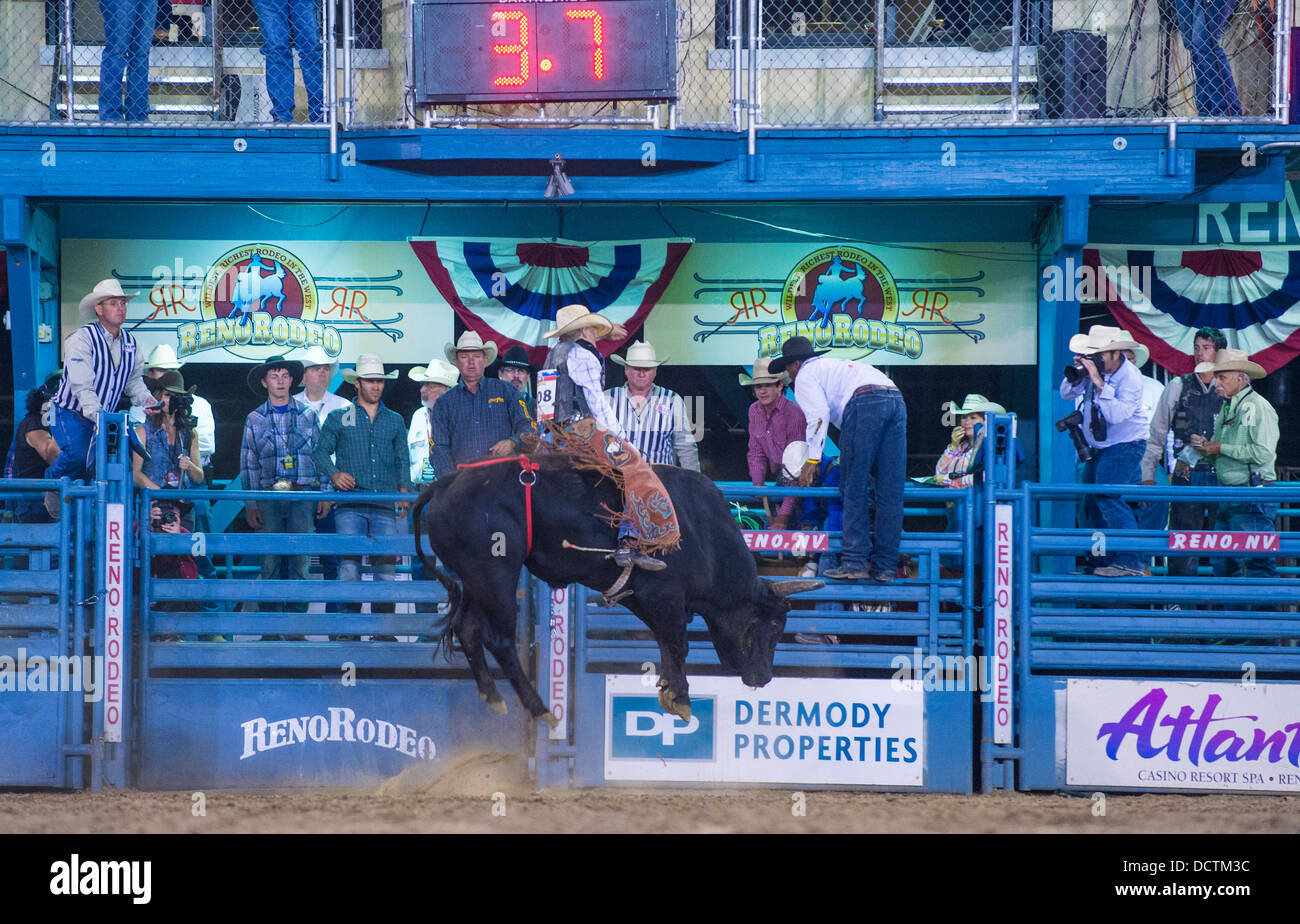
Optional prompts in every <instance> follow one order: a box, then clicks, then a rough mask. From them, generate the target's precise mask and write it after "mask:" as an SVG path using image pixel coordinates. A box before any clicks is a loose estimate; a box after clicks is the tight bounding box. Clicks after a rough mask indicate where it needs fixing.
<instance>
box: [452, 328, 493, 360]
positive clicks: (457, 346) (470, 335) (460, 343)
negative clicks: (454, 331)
mask: <svg viewBox="0 0 1300 924" xmlns="http://www.w3.org/2000/svg"><path fill="white" fill-rule="evenodd" d="M461 350H482V351H483V364H484V365H486V366H490V365H492V363H493V362H494V361H495V360H496V358H497V345H496V344H495V343H493V342H492V341H491V340H489V341H488V342H487V343H484V342H483V338H482V337H480V336H479V335H478V333H477V332H476V331H472V330H467V331H465V333H463V334H461V335H460V339H459V340H457V341H456V342H455V343H449V344H447V345H446V346H445V347H443V348H442V351H443V352H444V353H446V354H447V362H449V363H454V362H455V361H456V354H457V353H459V352H460V351H461Z"/></svg>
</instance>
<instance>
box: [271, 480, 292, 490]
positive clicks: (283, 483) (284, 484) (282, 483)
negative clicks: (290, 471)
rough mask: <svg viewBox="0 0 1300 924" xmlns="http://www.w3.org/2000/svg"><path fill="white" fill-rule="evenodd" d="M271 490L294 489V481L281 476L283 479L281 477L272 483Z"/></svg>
mask: <svg viewBox="0 0 1300 924" xmlns="http://www.w3.org/2000/svg"><path fill="white" fill-rule="evenodd" d="M271 490H272V491H292V490H293V482H292V481H290V480H289V479H288V478H281V479H280V480H279V481H277V482H276V483H275V484H273V485H271Z"/></svg>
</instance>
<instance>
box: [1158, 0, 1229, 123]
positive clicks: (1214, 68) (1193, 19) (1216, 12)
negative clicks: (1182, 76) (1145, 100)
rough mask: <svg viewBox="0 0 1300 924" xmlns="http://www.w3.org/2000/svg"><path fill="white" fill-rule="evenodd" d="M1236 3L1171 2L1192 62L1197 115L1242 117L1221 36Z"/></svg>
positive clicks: (1211, 0) (1213, 0) (1214, 0)
mask: <svg viewBox="0 0 1300 924" xmlns="http://www.w3.org/2000/svg"><path fill="white" fill-rule="evenodd" d="M1237 6H1238V0H1174V12H1175V16H1176V17H1177V21H1178V31H1179V32H1181V33H1182V36H1183V45H1184V47H1186V49H1187V54H1188V56H1189V57H1191V59H1192V72H1193V73H1194V74H1195V78H1196V80H1195V83H1196V114H1197V115H1199V116H1201V117H1202V118H1205V117H1208V116H1239V115H1241V99H1240V97H1239V96H1238V95H1237V85H1236V83H1234V82H1233V79H1232V68H1231V67H1230V66H1229V65H1228V56H1227V55H1226V54H1224V51H1223V46H1222V45H1221V44H1220V43H1221V42H1222V41H1223V32H1224V29H1225V28H1226V26H1227V24H1228V17H1229V16H1231V15H1232V11H1233V10H1235V9H1236V8H1237Z"/></svg>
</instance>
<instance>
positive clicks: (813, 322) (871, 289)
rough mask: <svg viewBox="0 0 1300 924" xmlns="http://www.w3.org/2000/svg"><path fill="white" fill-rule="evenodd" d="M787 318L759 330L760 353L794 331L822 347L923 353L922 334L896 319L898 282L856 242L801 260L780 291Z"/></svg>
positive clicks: (773, 351) (774, 349)
mask: <svg viewBox="0 0 1300 924" xmlns="http://www.w3.org/2000/svg"><path fill="white" fill-rule="evenodd" d="M781 317H782V320H783V321H784V323H782V324H772V325H768V326H766V327H763V328H761V329H760V330H759V331H758V341H759V355H760V356H776V355H778V354H779V353H780V352H781V344H782V343H784V342H785V341H786V340H787V339H789V338H790V337H796V336H799V337H807V338H808V339H809V340H811V341H812V342H813V344H814V345H815V346H816V347H818V348H820V349H825V348H827V347H829V348H832V349H859V350H866V351H868V352H874V351H875V350H887V351H889V352H891V353H898V354H899V355H901V356H906V357H907V358H909V359H916V358H918V357H919V356H920V355H921V351H922V344H921V334H920V332H919V331H917V330H916V329H915V328H912V327H909V326H907V325H904V324H899V323H897V321H898V286H897V285H896V284H895V282H894V277H893V276H892V275H891V274H890V272H889V270H888V269H886V268H885V265H884V264H883V263H881V262H880V261H879V260H877V259H876V258H875V257H874V256H872V255H871V254H870V253H868V252H867V251H865V250H860V249H858V248H857V247H827V248H823V249H822V250H818V251H816V252H815V253H812V254H809V255H808V256H806V257H804V258H803V259H802V260H800V261H799V263H798V265H797V266H795V268H794V270H793V271H792V272H791V273H790V275H789V276H788V277H787V278H786V281H785V287H784V288H783V289H782V291H781Z"/></svg>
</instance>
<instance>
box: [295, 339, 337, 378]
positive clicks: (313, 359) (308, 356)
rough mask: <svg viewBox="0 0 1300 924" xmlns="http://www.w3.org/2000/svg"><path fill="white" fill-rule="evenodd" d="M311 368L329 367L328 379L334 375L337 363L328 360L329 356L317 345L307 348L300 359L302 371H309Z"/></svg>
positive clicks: (334, 360)
mask: <svg viewBox="0 0 1300 924" xmlns="http://www.w3.org/2000/svg"><path fill="white" fill-rule="evenodd" d="M312 366H329V367H330V378H333V377H334V373H335V372H337V371H338V367H339V361H338V360H337V359H332V358H330V355H329V354H328V353H326V352H325V349H324V348H323V347H321V346H319V345H318V346H313V347H308V348H307V352H306V353H304V354H303V357H302V367H303V368H304V369H310V368H311V367H312Z"/></svg>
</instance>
